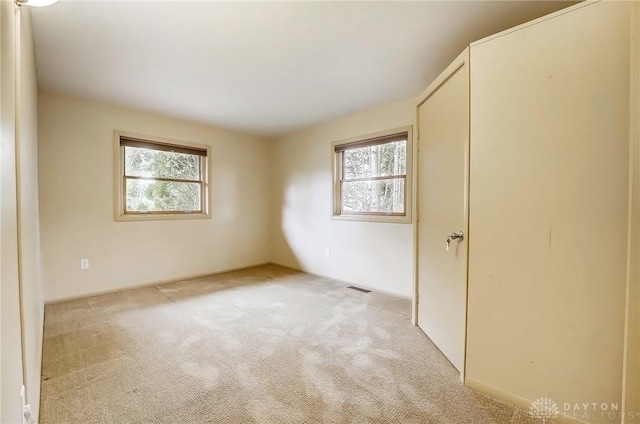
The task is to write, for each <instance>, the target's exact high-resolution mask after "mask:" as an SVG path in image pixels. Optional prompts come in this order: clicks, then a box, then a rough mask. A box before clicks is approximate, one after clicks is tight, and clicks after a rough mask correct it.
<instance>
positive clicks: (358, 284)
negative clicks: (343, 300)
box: [271, 262, 412, 300]
mask: <svg viewBox="0 0 640 424" xmlns="http://www.w3.org/2000/svg"><path fill="white" fill-rule="evenodd" d="M271 265H277V266H281V267H283V268H288V269H291V270H293V271H298V272H304V273H305V274H309V275H313V276H314V277H319V278H327V279H329V280H334V281H338V282H339V283H342V284H346V285H348V286H354V287H358V288H360V289H365V290H369V291H372V292H376V293H380V294H386V295H387V296H393V297H397V298H399V299H406V300H412V298H411V296H405V295H401V294H398V293H393V292H390V291H386V290H380V289H378V288H375V287H370V286H365V285H363V284H360V283H354V282H353V281H346V280H341V279H339V278H335V277H330V276H328V275H322V274H318V273H315V272H310V271H307V270H306V269H303V268H300V267H296V266H291V265H284V264H279V263H277V262H271Z"/></svg>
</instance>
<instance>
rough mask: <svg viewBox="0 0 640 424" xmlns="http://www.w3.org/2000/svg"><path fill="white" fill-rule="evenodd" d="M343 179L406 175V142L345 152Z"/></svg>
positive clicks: (395, 142)
mask: <svg viewBox="0 0 640 424" xmlns="http://www.w3.org/2000/svg"><path fill="white" fill-rule="evenodd" d="M343 155H344V170H343V178H345V179H352V178H369V177H387V176H390V175H404V174H406V173H407V141H406V140H403V141H394V142H392V143H386V144H380V145H377V146H368V147H360V148H357V149H349V150H345V151H344V153H343Z"/></svg>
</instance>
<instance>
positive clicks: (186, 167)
mask: <svg viewBox="0 0 640 424" xmlns="http://www.w3.org/2000/svg"><path fill="white" fill-rule="evenodd" d="M117 138H118V149H119V166H118V170H119V172H118V182H117V183H118V186H119V190H118V191H119V196H118V199H117V203H118V205H119V208H118V209H119V216H120V217H122V218H125V219H126V218H133V219H136V218H138V219H140V218H144V217H164V218H180V217H182V218H186V217H206V216H207V215H208V198H209V196H208V158H209V148H208V147H206V146H194V145H187V144H182V143H179V142H173V141H168V140H157V139H147V138H138V137H132V136H127V135H121V134H120V135H117Z"/></svg>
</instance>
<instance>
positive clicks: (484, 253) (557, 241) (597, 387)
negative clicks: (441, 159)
mask: <svg viewBox="0 0 640 424" xmlns="http://www.w3.org/2000/svg"><path fill="white" fill-rule="evenodd" d="M630 9H631V3H629V2H599V3H582V4H580V5H578V6H575V9H574V10H572V11H571V12H567V13H559V14H557V15H556V16H555V17H553V18H550V19H546V20H541V21H538V22H536V23H534V24H530V25H526V26H523V27H521V28H519V29H517V30H514V31H512V32H508V33H503V34H501V35H498V36H496V37H494V38H491V39H489V40H482V41H480V42H478V43H475V44H473V45H472V47H471V168H470V169H471V171H470V188H469V193H470V198H469V208H470V229H469V242H470V245H469V246H470V251H469V281H468V285H469V297H468V299H469V300H468V309H467V310H468V326H467V363H466V381H465V382H466V383H467V384H468V385H470V386H471V387H473V388H478V389H481V390H483V391H486V392H488V393H490V394H493V395H495V396H497V397H501V398H503V399H505V400H507V401H510V402H513V403H516V404H519V406H521V407H524V408H528V406H529V405H530V402H532V401H534V400H536V399H538V398H540V397H549V398H551V399H553V400H554V401H556V402H557V403H558V405H559V406H560V407H561V408H564V405H565V404H575V403H580V402H598V404H599V405H601V404H602V403H607V404H618V405H620V402H621V400H622V398H623V397H622V376H623V360H622V359H623V346H624V322H625V296H626V288H627V287H626V279H627V249H628V246H627V233H628V227H627V224H628V220H627V218H628V200H629V190H628V182H629V81H630V74H629V67H630V60H629V53H630V47H629V36H630V31H629V23H630ZM522 52H526V53H527V54H526V55H523V54H522ZM562 411H563V412H565V411H564V409H562ZM566 412H568V413H576V414H577V415H578V418H580V419H584V418H586V417H585V416H584V413H585V412H587V411H584V410H583V411H573V410H571V411H566ZM580 412H582V414H581V413H580ZM589 412H590V413H591V414H592V415H591V416H590V417H591V421H590V422H620V418H619V417H615V416H614V417H613V418H611V419H609V417H608V415H607V416H605V417H604V418H603V417H602V415H601V414H599V412H600V411H593V410H592V411H589Z"/></svg>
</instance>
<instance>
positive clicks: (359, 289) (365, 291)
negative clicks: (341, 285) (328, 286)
mask: <svg viewBox="0 0 640 424" xmlns="http://www.w3.org/2000/svg"><path fill="white" fill-rule="evenodd" d="M347 288H348V289H352V290H358V291H361V292H363V293H371V290H365V289H361V288H360V287H356V286H349V287H347Z"/></svg>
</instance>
